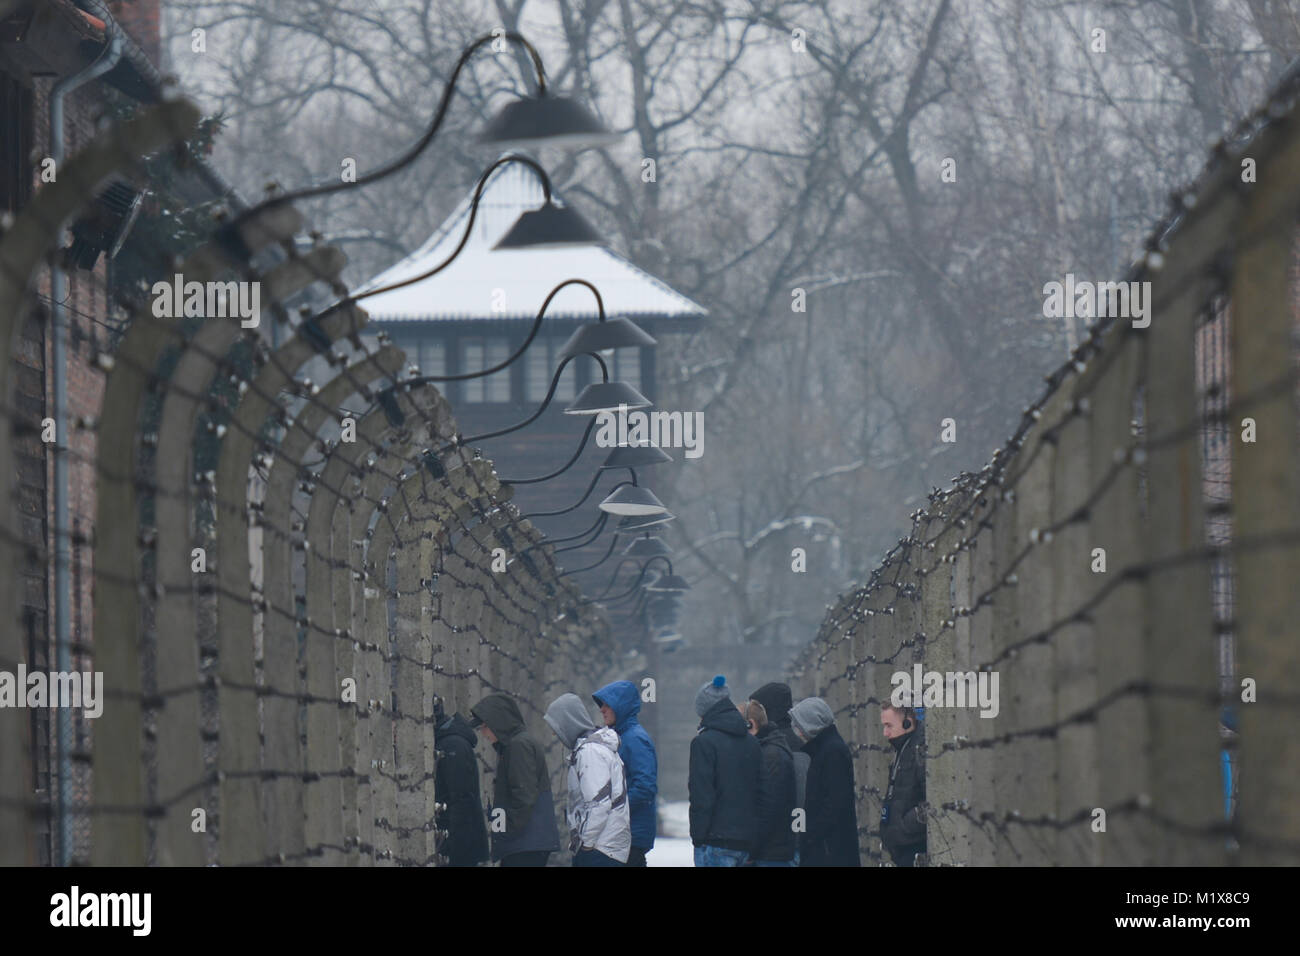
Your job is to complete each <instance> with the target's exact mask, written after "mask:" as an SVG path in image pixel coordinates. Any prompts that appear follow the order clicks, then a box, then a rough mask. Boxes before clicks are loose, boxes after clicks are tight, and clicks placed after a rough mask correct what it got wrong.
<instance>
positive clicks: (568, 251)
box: [357, 163, 705, 322]
mask: <svg viewBox="0 0 1300 956" xmlns="http://www.w3.org/2000/svg"><path fill="white" fill-rule="evenodd" d="M473 195H474V194H473V190H471V191H470V193H469V195H467V196H466V197H465V199H464V200H463V201H462V202H461V203H460V205H459V206H457V208H456V210H455V211H454V212H453V213H452V214H451V215H450V216H449V217H448V218H447V220H446V221H445V222H444V223H443V224H442V225H441V226H440V227H439V228H438V229H437V230H436V231H435V232H434V233H433V235H432V236H430V237H429V239H428V240H427V241H426V242H425V243H424V245H422V246H421V247H420V248H419V249H417V250H416V251H415V252H414V253H412V254H411V255H409V256H407V257H406V258H405V259H403V260H402V261H400V262H398V263H397V264H396V265H394V266H391V267H390V268H388V269H386V270H385V271H384V272H382V273H380V274H379V275H377V276H375V277H374V278H373V279H371V280H370V281H368V282H366V283H363V284H362V285H361V286H360V287H359V289H358V290H357V291H359V292H364V291H366V290H367V289H373V288H378V287H379V286H383V285H387V284H389V283H392V282H397V281H400V280H402V279H407V278H410V277H411V276H416V275H419V274H420V273H421V272H425V271H427V270H429V269H430V268H432V267H433V266H434V265H436V264H437V263H439V262H442V261H443V260H444V259H446V258H447V256H449V255H450V254H451V252H452V250H453V249H455V247H456V244H457V243H458V242H460V239H461V236H462V235H463V234H464V231H465V223H466V220H467V217H468V216H469V209H470V202H471V200H472V199H473ZM554 198H555V199H556V201H557V202H559V203H560V204H563V201H562V200H561V199H560V196H559V194H558V193H555V194H554ZM542 199H543V195H542V186H541V183H540V182H539V181H538V179H537V176H536V175H535V174H534V173H533V171H532V170H530V169H528V168H527V167H525V166H523V164H520V163H512V164H509V165H506V166H502V167H501V168H500V169H497V170H496V171H495V172H494V173H493V174H492V176H491V177H490V178H489V179H488V182H487V186H486V187H485V188H484V190H483V197H482V199H481V200H480V201H479V207H478V215H477V216H476V217H475V220H474V231H473V235H471V236H470V238H469V241H468V242H467V243H466V244H465V248H464V249H463V250H461V253H460V255H459V256H457V258H456V259H455V261H454V262H452V264H451V265H449V266H448V267H447V268H446V269H444V270H443V271H442V272H440V273H438V274H437V275H436V276H432V277H430V278H428V279H425V280H424V281H422V282H416V283H413V284H411V285H409V286H405V287H403V288H401V289H394V290H393V291H392V292H385V293H382V294H380V295H377V296H374V297H373V298H370V299H365V300H363V302H362V307H363V308H364V309H365V310H366V311H367V312H368V313H369V314H370V317H371V319H372V321H378V322H389V321H428V320H447V319H461V320H463V319H483V320H496V319H529V320H531V319H535V318H536V317H537V310H538V309H540V308H541V307H542V303H543V302H544V301H545V300H546V296H547V295H548V294H549V293H550V291H551V290H552V289H554V288H555V287H556V286H557V285H559V284H560V283H561V282H563V281H564V280H565V279H586V280H587V281H588V282H590V283H592V284H593V285H594V286H595V287H596V288H597V289H599V290H600V294H601V298H602V299H604V302H605V314H606V315H607V316H610V317H614V316H629V317H630V316H640V317H643V318H681V317H692V316H702V315H704V314H705V310H704V308H703V307H701V306H700V305H698V304H697V303H695V302H693V301H691V300H690V299H688V298H687V297H686V296H684V295H682V294H681V293H679V292H676V291H675V290H673V289H672V288H670V287H669V286H668V285H667V284H666V283H664V282H662V281H660V280H659V279H656V278H655V277H654V276H652V275H650V274H649V273H648V272H645V271H643V270H641V269H638V268H637V267H636V266H634V265H633V264H632V263H630V262H628V261H627V260H626V259H624V258H623V257H622V256H619V255H616V254H615V253H613V252H610V251H609V250H608V249H606V248H604V247H603V246H577V247H567V248H553V249H544V248H534V249H510V250H501V251H500V252H493V251H492V246H493V245H495V244H496V242H497V241H498V240H499V239H500V238H501V237H502V236H503V235H504V234H505V232H506V230H508V229H509V228H510V227H511V226H512V225H514V223H515V220H516V219H518V218H519V216H520V214H522V213H524V212H527V211H528V210H530V209H536V208H538V207H539V206H540V205H541V204H542ZM546 314H547V317H548V318H571V319H583V320H585V319H594V318H596V316H597V315H598V311H597V309H596V300H595V297H594V296H593V295H592V294H591V291H590V290H589V289H586V288H583V287H582V286H578V285H574V286H569V287H567V288H565V289H564V290H562V291H561V292H560V293H559V294H558V295H557V296H556V297H555V299H554V300H553V301H552V302H551V305H550V307H549V308H548V309H547V310H546Z"/></svg>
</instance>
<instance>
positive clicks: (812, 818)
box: [790, 697, 862, 866]
mask: <svg viewBox="0 0 1300 956" xmlns="http://www.w3.org/2000/svg"><path fill="white" fill-rule="evenodd" d="M790 725H791V726H792V727H794V731H795V733H797V734H798V735H799V738H800V739H801V740H802V741H804V745H803V751H804V753H806V754H808V756H809V757H810V758H811V760H810V761H809V763H808V782H807V785H806V790H805V793H804V810H806V811H807V830H806V831H805V832H804V835H803V845H802V847H801V849H800V851H799V865H800V866H861V865H862V859H861V856H860V854H859V849H858V813H857V807H856V800H857V788H856V787H855V785H854V782H853V757H852V755H851V754H850V753H849V745H848V744H846V743H845V742H844V738H843V737H841V736H840V732H839V731H838V730H837V729H836V728H835V715H834V714H833V713H831V708H830V706H829V705H828V704H827V703H826V701H824V700H822V699H821V698H820V697H808V698H805V699H804V700H801V701H799V703H797V704H795V705H794V706H793V707H792V708H790Z"/></svg>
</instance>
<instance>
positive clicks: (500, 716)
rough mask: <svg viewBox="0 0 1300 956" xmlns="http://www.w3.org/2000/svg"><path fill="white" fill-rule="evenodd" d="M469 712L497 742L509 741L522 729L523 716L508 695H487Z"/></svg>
mask: <svg viewBox="0 0 1300 956" xmlns="http://www.w3.org/2000/svg"><path fill="white" fill-rule="evenodd" d="M469 712H470V713H471V714H473V715H474V716H475V717H477V718H478V719H479V720H481V721H483V723H485V724H487V725H488V729H489V730H490V731H492V733H494V734H496V736H497V739H498V740H509V739H510V738H511V737H513V736H514V735H515V734H517V733H519V732H520V731H521V730H523V729H524V715H523V714H521V713H519V705H518V704H516V703H515V699H514V698H513V697H511V696H510V695H509V694H501V693H496V694H488V695H487V696H486V697H484V698H483V699H482V700H480V701H479V702H478V703H477V704H475V705H474V706H473V707H471V708H470V709H469Z"/></svg>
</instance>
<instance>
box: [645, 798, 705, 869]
mask: <svg viewBox="0 0 1300 956" xmlns="http://www.w3.org/2000/svg"><path fill="white" fill-rule="evenodd" d="M689 814H690V804H689V803H687V802H686V801H685V800H675V801H668V802H665V803H660V804H659V834H658V835H657V836H656V837H655V845H654V849H653V850H651V851H650V852H649V853H647V854H646V858H645V861H646V864H647V865H649V866H694V865H695V848H694V847H692V846H691V840H690V835H691V829H690V815H689Z"/></svg>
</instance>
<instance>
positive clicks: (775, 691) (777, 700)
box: [749, 681, 794, 727]
mask: <svg viewBox="0 0 1300 956" xmlns="http://www.w3.org/2000/svg"><path fill="white" fill-rule="evenodd" d="M749 699H750V700H756V701H758V702H759V703H760V704H762V705H763V709H764V710H765V711H767V719H768V721H769V722H770V723H773V724H776V725H777V726H778V727H781V726H784V725H786V724H788V723H790V705H791V704H792V703H793V702H794V697H793V695H792V694H791V693H790V685H789V684H782V683H779V682H778V681H772V682H771V683H770V684H764V685H763V686H762V687H760V688H759V689H758V690H756V691H754V693H752V694H750V695H749Z"/></svg>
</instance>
